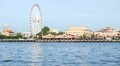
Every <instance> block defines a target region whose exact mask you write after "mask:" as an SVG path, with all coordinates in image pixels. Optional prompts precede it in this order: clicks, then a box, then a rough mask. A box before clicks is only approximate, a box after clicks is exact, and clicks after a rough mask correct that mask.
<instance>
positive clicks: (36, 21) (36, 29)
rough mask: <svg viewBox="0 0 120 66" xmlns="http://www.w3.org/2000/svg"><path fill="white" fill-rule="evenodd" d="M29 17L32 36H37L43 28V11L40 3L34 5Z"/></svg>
mask: <svg viewBox="0 0 120 66" xmlns="http://www.w3.org/2000/svg"><path fill="white" fill-rule="evenodd" d="M29 19H30V20H29V21H30V32H31V36H36V34H38V33H40V32H41V29H42V18H41V11H40V7H39V5H38V4H34V5H33V6H32V8H31V10H30V16H29Z"/></svg>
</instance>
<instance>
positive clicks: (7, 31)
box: [1, 24, 16, 36]
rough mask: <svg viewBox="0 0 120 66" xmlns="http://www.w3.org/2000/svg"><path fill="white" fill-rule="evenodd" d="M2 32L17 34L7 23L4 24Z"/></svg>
mask: <svg viewBox="0 0 120 66" xmlns="http://www.w3.org/2000/svg"><path fill="white" fill-rule="evenodd" d="M1 34H2V35H5V36H15V35H16V34H15V33H14V32H13V30H11V29H10V27H9V26H8V25H7V24H5V25H3V30H2V32H1Z"/></svg>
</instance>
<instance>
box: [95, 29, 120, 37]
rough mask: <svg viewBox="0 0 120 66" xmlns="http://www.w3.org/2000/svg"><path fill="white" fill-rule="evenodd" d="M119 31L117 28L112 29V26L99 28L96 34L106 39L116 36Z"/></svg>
mask: <svg viewBox="0 0 120 66" xmlns="http://www.w3.org/2000/svg"><path fill="white" fill-rule="evenodd" d="M118 34H119V32H118V31H117V30H116V29H111V28H110V27H106V28H105V29H102V30H99V31H96V32H95V36H96V37H97V38H101V39H103V38H104V39H106V38H113V39H114V38H116V37H117V36H118Z"/></svg>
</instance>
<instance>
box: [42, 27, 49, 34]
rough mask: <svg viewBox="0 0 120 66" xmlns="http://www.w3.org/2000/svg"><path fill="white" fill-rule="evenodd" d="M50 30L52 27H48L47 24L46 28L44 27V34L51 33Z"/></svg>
mask: <svg viewBox="0 0 120 66" xmlns="http://www.w3.org/2000/svg"><path fill="white" fill-rule="evenodd" d="M49 31H50V28H49V27H47V26H45V27H44V28H42V34H43V35H47V34H49Z"/></svg>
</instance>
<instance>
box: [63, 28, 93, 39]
mask: <svg viewBox="0 0 120 66" xmlns="http://www.w3.org/2000/svg"><path fill="white" fill-rule="evenodd" d="M65 34H70V35H74V36H79V37H83V35H84V34H85V35H86V36H87V37H91V34H92V31H91V30H89V29H88V28H86V27H71V28H69V29H68V30H66V31H65Z"/></svg>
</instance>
